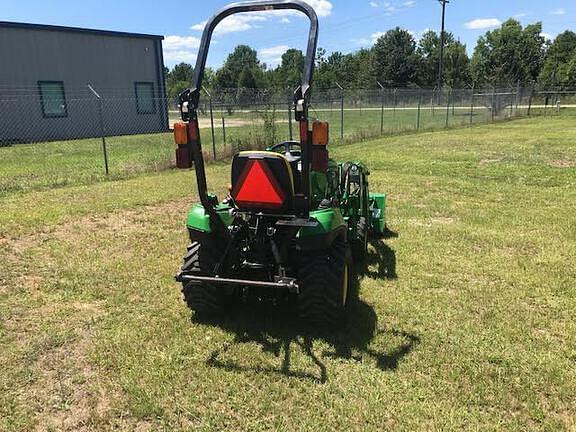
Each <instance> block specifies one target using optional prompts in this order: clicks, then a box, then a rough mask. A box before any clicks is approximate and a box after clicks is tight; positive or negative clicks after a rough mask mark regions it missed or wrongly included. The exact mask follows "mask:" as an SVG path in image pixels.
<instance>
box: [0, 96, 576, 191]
mask: <svg viewBox="0 0 576 432" xmlns="http://www.w3.org/2000/svg"><path fill="white" fill-rule="evenodd" d="M144 96H146V94H145V93H144ZM203 96H204V97H203V99H202V105H201V107H200V114H199V115H200V118H199V121H200V128H201V139H202V143H203V149H204V151H205V154H206V157H207V159H222V158H226V157H229V156H231V155H232V154H233V153H235V152H237V151H239V150H243V149H256V148H264V147H266V146H268V145H271V144H273V143H276V142H279V141H283V140H288V139H294V138H296V139H297V136H298V125H297V124H296V122H295V121H294V119H293V117H294V116H293V113H292V93H291V92H288V91H287V92H283V93H277V92H269V91H255V90H247V89H240V90H226V91H220V92H217V93H216V92H214V93H213V94H212V95H211V96H210V97H209V96H208V95H203ZM567 108H576V91H555V90H552V91H537V90H534V89H532V88H522V87H515V88H498V89H488V90H487V89H466V90H456V89H454V90H444V91H435V90H424V89H417V90H413V89H381V90H342V89H335V90H326V91H316V92H314V93H313V96H312V101H311V108H310V116H311V117H312V118H318V119H320V120H324V121H328V122H329V123H330V128H331V131H330V134H331V140H332V143H336V144H337V143H346V142H353V141H358V140H362V139H367V138H373V137H378V136H382V135H389V134H396V133H400V132H406V131H417V130H434V129H443V128H447V127H462V126H473V125H476V124H481V123H488V122H492V121H498V120H505V119H511V118H517V117H527V116H535V115H557V114H558V113H559V112H560V111H562V110H564V109H567ZM178 120H179V111H178V106H177V105H176V102H175V101H173V100H167V99H165V98H158V97H155V95H152V94H150V95H148V97H143V96H142V94H140V95H139V94H134V90H133V89H128V90H125V91H123V90H121V89H120V90H119V89H93V88H85V89H77V90H76V91H71V92H68V93H67V94H66V95H64V94H63V93H62V94H61V95H60V94H58V95H57V97H53V98H52V99H50V98H47V97H46V94H43V95H41V94H40V92H39V91H38V90H37V89H35V88H29V89H22V88H18V89H16V88H2V87H0V196H2V195H7V194H10V193H15V192H19V191H28V190H37V189H43V188H51V187H58V186H63V185H78V184H88V183H92V182H96V181H100V180H103V179H109V178H126V177H131V176H134V175H136V174H138V173H142V172H151V171H162V170H166V169H170V168H173V167H174V166H175V145H174V142H173V138H172V132H171V125H172V124H173V123H174V122H175V121H178Z"/></svg>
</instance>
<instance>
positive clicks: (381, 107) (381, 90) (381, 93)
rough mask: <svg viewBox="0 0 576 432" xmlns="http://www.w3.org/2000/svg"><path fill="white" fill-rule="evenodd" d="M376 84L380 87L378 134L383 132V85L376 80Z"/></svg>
mask: <svg viewBox="0 0 576 432" xmlns="http://www.w3.org/2000/svg"><path fill="white" fill-rule="evenodd" d="M376 84H378V87H380V135H382V134H383V133H384V86H383V85H382V84H380V81H378V80H376Z"/></svg>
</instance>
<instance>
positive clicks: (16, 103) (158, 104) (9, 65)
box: [0, 21, 168, 143]
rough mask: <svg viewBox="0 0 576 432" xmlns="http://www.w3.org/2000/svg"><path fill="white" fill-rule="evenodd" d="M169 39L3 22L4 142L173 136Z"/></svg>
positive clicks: (0, 99) (0, 134)
mask: <svg viewBox="0 0 576 432" xmlns="http://www.w3.org/2000/svg"><path fill="white" fill-rule="evenodd" d="M162 40H163V36H155V35H146V34H134V33H123V32H113V31H102V30H90V29H81V28H71V27H59V26H51V25H36V24H24V23H14V22H2V21H0V62H1V64H2V66H1V67H0V143H2V142H4V143H6V142H13V143H17V142H33V141H49V140H60V139H75V138H86V137H95V136H100V135H101V134H102V133H103V132H104V134H105V135H108V136H111V135H126V134H135V133H151V132H160V131H166V130H168V113H167V106H166V91H165V86H164V73H163V68H164V62H163V58H162ZM89 86H91V87H92V88H93V89H94V90H95V92H93V91H92V90H90V88H89ZM98 97H100V99H99V98H98Z"/></svg>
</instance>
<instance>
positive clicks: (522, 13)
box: [514, 12, 528, 18]
mask: <svg viewBox="0 0 576 432" xmlns="http://www.w3.org/2000/svg"><path fill="white" fill-rule="evenodd" d="M526 16H528V14H527V13H526V12H520V13H517V14H516V15H514V18H524V17H526Z"/></svg>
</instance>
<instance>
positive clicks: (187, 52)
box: [162, 35, 200, 63]
mask: <svg viewBox="0 0 576 432" xmlns="http://www.w3.org/2000/svg"><path fill="white" fill-rule="evenodd" d="M199 46H200V39H198V38H197V37H194V36H176V35H169V36H166V37H165V38H164V41H163V42H162V48H163V50H162V52H163V54H164V59H165V60H166V62H167V63H179V62H187V63H192V62H194V61H195V60H196V54H197V53H196V50H197V49H198V47H199Z"/></svg>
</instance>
